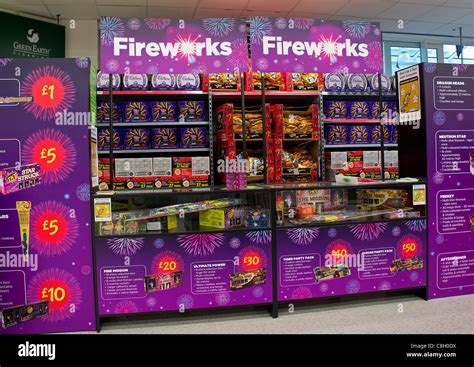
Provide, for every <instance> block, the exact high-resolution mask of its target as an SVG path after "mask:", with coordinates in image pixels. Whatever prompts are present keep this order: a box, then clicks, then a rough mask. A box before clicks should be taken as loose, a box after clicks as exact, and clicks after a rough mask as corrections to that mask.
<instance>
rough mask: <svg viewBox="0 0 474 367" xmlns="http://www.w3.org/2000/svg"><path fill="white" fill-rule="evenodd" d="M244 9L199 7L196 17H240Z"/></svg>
mask: <svg viewBox="0 0 474 367" xmlns="http://www.w3.org/2000/svg"><path fill="white" fill-rule="evenodd" d="M241 14H242V9H206V8H197V9H196V13H195V14H194V18H198V19H200V18H238V17H240V15H241Z"/></svg>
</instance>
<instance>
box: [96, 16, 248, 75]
mask: <svg viewBox="0 0 474 367" xmlns="http://www.w3.org/2000/svg"><path fill="white" fill-rule="evenodd" d="M99 28H100V55H101V57H100V68H101V71H102V72H105V73H122V74H128V73H146V74H168V73H171V74H172V73H229V72H230V73H237V72H244V71H247V70H248V63H249V61H248V58H249V55H248V44H247V27H246V23H245V19H234V18H207V19H168V18H166V19H164V18H163V19H160V18H146V19H137V18H118V17H101V18H100V25H99Z"/></svg>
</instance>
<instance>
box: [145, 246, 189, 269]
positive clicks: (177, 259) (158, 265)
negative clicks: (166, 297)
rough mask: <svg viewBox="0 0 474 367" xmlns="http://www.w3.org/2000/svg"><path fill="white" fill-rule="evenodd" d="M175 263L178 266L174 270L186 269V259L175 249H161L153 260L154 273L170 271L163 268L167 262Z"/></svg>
mask: <svg viewBox="0 0 474 367" xmlns="http://www.w3.org/2000/svg"><path fill="white" fill-rule="evenodd" d="M173 262H174V263H175V264H176V267H175V268H174V270H173V271H180V270H183V269H184V261H183V259H182V257H181V256H179V255H178V254H177V253H176V252H173V251H168V250H165V251H161V252H160V253H158V255H156V256H155V257H154V258H153V260H152V261H151V272H152V274H162V273H166V272H168V271H165V270H163V269H164V268H165V267H166V265H167V264H171V263H173Z"/></svg>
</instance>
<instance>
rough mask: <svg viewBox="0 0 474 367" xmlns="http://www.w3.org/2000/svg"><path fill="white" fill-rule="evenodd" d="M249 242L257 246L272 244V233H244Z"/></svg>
mask: <svg viewBox="0 0 474 367" xmlns="http://www.w3.org/2000/svg"><path fill="white" fill-rule="evenodd" d="M245 237H247V238H248V239H249V240H250V242H252V243H255V244H258V245H268V244H269V243H271V242H272V232H271V231H251V232H247V233H245Z"/></svg>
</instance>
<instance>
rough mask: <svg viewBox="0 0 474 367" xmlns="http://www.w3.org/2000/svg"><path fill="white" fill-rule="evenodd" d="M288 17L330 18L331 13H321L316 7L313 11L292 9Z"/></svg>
mask: <svg viewBox="0 0 474 367" xmlns="http://www.w3.org/2000/svg"><path fill="white" fill-rule="evenodd" d="M288 17H294V18H315V19H329V18H330V17H331V15H329V14H321V13H318V12H317V9H315V10H314V11H312V12H306V11H305V12H300V11H292V12H290V13H289V14H288Z"/></svg>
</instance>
